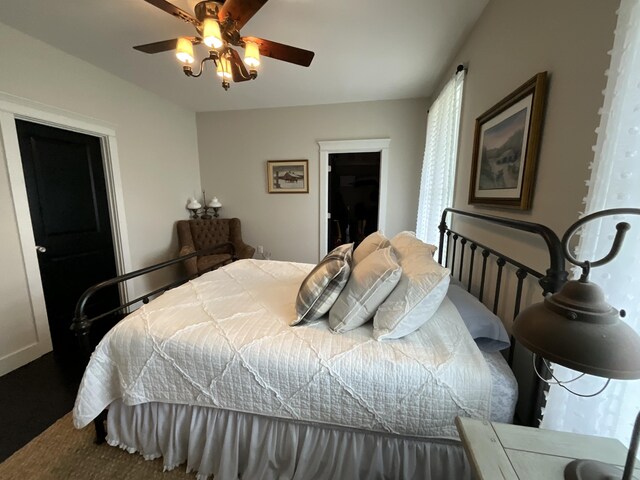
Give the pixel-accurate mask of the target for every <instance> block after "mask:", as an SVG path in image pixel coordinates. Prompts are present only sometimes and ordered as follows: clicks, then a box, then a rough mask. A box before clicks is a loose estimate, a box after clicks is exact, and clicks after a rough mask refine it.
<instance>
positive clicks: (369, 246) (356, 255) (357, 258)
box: [353, 231, 391, 267]
mask: <svg viewBox="0 0 640 480" xmlns="http://www.w3.org/2000/svg"><path fill="white" fill-rule="evenodd" d="M389 245H391V244H390V243H389V239H388V238H387V237H385V236H384V233H382V232H381V231H377V232H373V233H372V234H370V235H367V237H366V238H365V239H364V240H362V242H360V245H358V248H356V249H355V250H354V251H353V266H354V267H355V266H356V265H357V264H358V263H360V262H361V261H362V260H364V259H365V258H366V257H367V256H368V255H370V254H371V253H373V252H375V251H376V250H379V249H381V248H386V247H388V246H389Z"/></svg>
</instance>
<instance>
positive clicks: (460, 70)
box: [456, 64, 469, 74]
mask: <svg viewBox="0 0 640 480" xmlns="http://www.w3.org/2000/svg"><path fill="white" fill-rule="evenodd" d="M465 70H466V71H468V70H469V69H468V68H466V67H465V66H464V65H463V64H460V65H458V66H457V67H456V74H458V73H460V72H462V71H465Z"/></svg>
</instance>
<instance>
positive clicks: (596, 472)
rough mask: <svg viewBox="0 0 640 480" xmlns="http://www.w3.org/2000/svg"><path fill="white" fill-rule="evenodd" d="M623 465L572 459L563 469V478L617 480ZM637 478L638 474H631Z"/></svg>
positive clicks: (573, 479) (566, 479) (568, 479)
mask: <svg viewBox="0 0 640 480" xmlns="http://www.w3.org/2000/svg"><path fill="white" fill-rule="evenodd" d="M622 470H623V467H617V466H615V465H609V464H608V463H603V462H596V461H595V460H574V461H573V462H571V463H570V464H569V465H567V466H566V467H565V469H564V478H565V480H617V479H620V478H622V473H623V472H622ZM631 478H633V479H639V480H640V478H639V477H638V476H632V477H631Z"/></svg>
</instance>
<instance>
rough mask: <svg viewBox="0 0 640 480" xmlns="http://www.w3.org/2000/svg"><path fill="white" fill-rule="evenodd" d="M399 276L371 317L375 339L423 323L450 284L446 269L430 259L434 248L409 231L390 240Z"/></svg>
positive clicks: (400, 334)
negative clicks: (398, 266) (396, 259)
mask: <svg viewBox="0 0 640 480" xmlns="http://www.w3.org/2000/svg"><path fill="white" fill-rule="evenodd" d="M391 245H392V246H393V248H394V249H395V250H396V253H397V256H398V259H399V261H400V266H401V267H402V276H401V278H400V282H399V283H398V285H397V286H396V288H395V289H394V290H393V292H391V294H390V295H389V296H388V297H387V299H386V300H385V301H384V302H383V303H382V305H380V307H378V311H377V312H376V314H375V316H374V318H373V336H374V337H375V339H376V340H386V339H392V338H401V337H404V336H405V335H408V334H410V333H412V332H414V331H415V330H417V329H418V328H420V327H421V326H422V325H424V324H425V323H426V322H427V321H428V320H429V319H430V318H431V317H432V316H433V314H434V313H435V312H436V310H437V309H438V307H439V306H440V304H441V303H442V300H443V299H444V297H445V295H446V294H447V289H448V287H449V273H450V272H449V270H448V269H447V268H444V267H442V266H441V265H439V264H438V263H437V262H436V261H435V260H434V259H433V253H434V252H435V247H434V246H433V245H429V244H426V243H424V242H421V241H420V240H418V239H417V238H416V237H415V235H413V234H411V233H410V232H402V233H401V234H398V235H397V236H396V237H394V238H393V239H391Z"/></svg>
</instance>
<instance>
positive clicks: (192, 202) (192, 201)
mask: <svg viewBox="0 0 640 480" xmlns="http://www.w3.org/2000/svg"><path fill="white" fill-rule="evenodd" d="M187 208H202V205H200V202H198V201H197V200H196V199H195V198H191V199H189V203H188V204H187Z"/></svg>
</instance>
